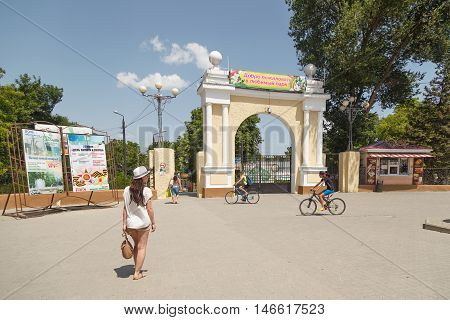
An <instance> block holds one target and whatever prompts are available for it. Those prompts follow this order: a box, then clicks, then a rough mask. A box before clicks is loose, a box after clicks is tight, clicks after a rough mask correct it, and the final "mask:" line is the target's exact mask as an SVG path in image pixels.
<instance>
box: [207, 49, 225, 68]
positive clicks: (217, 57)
mask: <svg viewBox="0 0 450 320" xmlns="http://www.w3.org/2000/svg"><path fill="white" fill-rule="evenodd" d="M221 61H222V54H221V53H220V52H219V51H211V53H210V54H209V62H211V64H212V65H213V66H214V67H217V66H219V64H220V62H221Z"/></svg>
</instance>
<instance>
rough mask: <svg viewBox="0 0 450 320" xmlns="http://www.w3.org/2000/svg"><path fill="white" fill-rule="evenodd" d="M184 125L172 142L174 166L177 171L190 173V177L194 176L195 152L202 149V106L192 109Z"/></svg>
mask: <svg viewBox="0 0 450 320" xmlns="http://www.w3.org/2000/svg"><path fill="white" fill-rule="evenodd" d="M185 125H186V131H185V132H184V133H183V135H181V136H180V137H178V139H177V140H176V141H175V143H174V149H175V166H176V170H177V171H179V172H186V173H192V174H193V175H192V178H195V174H194V173H195V161H196V156H197V152H199V151H201V150H203V113H202V108H200V107H199V108H195V109H193V110H192V111H191V119H190V121H186V122H185Z"/></svg>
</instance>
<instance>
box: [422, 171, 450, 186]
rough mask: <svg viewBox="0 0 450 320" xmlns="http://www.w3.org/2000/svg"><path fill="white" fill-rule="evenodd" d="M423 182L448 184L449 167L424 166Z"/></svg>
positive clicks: (449, 178) (449, 176)
mask: <svg viewBox="0 0 450 320" xmlns="http://www.w3.org/2000/svg"><path fill="white" fill-rule="evenodd" d="M423 184H431V185H448V184H450V168H424V169H423Z"/></svg>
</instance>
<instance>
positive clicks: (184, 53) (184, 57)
mask: <svg viewBox="0 0 450 320" xmlns="http://www.w3.org/2000/svg"><path fill="white" fill-rule="evenodd" d="M193 60H194V57H193V56H192V54H191V52H189V51H188V50H184V49H182V48H181V47H180V46H179V45H178V44H176V43H172V50H171V51H170V53H169V54H168V55H167V56H164V57H162V61H164V62H165V63H168V64H187V63H191V62H192V61H193Z"/></svg>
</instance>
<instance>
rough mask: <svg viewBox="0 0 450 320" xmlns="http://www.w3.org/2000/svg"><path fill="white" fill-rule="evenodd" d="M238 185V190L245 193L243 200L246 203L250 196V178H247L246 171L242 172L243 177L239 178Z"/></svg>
mask: <svg viewBox="0 0 450 320" xmlns="http://www.w3.org/2000/svg"><path fill="white" fill-rule="evenodd" d="M236 185H237V186H238V188H239V190H241V191H242V192H243V193H244V195H243V197H242V198H243V200H244V201H245V199H246V198H247V196H248V191H247V190H248V188H249V186H250V185H249V183H248V178H247V176H246V175H245V172H244V171H242V172H241V177H240V178H239V180H238V181H237V182H236Z"/></svg>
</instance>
